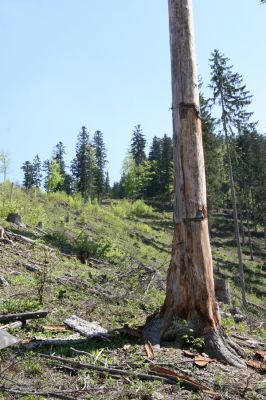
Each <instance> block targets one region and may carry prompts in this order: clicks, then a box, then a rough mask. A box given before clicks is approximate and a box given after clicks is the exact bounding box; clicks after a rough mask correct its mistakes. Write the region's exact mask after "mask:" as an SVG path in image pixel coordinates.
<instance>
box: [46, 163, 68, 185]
mask: <svg viewBox="0 0 266 400" xmlns="http://www.w3.org/2000/svg"><path fill="white" fill-rule="evenodd" d="M47 165H48V168H47V176H46V178H45V183H44V187H45V189H46V190H47V192H55V191H56V190H57V188H58V186H59V185H61V184H62V183H63V181H64V178H63V176H62V175H61V173H60V166H59V164H58V163H57V162H56V161H55V160H53V159H52V160H51V161H49V163H48V164H47Z"/></svg>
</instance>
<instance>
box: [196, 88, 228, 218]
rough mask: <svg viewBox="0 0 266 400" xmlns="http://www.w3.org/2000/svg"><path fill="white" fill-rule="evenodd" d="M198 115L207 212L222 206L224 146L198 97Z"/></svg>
mask: <svg viewBox="0 0 266 400" xmlns="http://www.w3.org/2000/svg"><path fill="white" fill-rule="evenodd" d="M200 113H201V122H202V133H203V148H204V160H205V173H206V185H207V201H208V210H209V212H210V211H211V210H212V209H213V208H216V209H217V208H218V207H219V206H221V205H222V204H223V181H224V175H225V171H224V163H223V158H224V145H223V140H222V138H221V137H219V136H218V135H216V133H215V119H214V118H213V117H212V115H211V112H210V106H209V102H208V100H206V99H205V98H204V96H203V95H202V94H201V95H200Z"/></svg>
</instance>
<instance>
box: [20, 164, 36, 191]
mask: <svg viewBox="0 0 266 400" xmlns="http://www.w3.org/2000/svg"><path fill="white" fill-rule="evenodd" d="M21 169H22V171H23V172H24V177H23V186H24V188H25V189H30V188H32V187H33V185H34V172H33V165H32V163H31V162H30V161H25V162H24V164H23V165H22V167H21Z"/></svg>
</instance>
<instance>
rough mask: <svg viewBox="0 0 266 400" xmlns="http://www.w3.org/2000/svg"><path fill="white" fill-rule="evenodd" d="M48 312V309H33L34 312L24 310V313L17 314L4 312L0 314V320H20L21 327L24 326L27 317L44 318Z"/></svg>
mask: <svg viewBox="0 0 266 400" xmlns="http://www.w3.org/2000/svg"><path fill="white" fill-rule="evenodd" d="M47 314H48V311H34V312H26V313H19V314H4V315H0V322H1V323H6V322H14V321H21V322H22V327H25V325H26V321H27V319H37V318H44V317H46V316H47Z"/></svg>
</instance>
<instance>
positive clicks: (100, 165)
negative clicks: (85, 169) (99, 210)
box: [93, 131, 107, 202]
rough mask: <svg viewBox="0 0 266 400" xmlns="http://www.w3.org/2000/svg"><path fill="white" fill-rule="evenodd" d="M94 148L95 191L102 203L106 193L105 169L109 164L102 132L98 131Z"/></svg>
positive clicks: (94, 137) (94, 139)
mask: <svg viewBox="0 0 266 400" xmlns="http://www.w3.org/2000/svg"><path fill="white" fill-rule="evenodd" d="M93 148H94V150H95V158H96V165H95V191H96V194H97V197H98V201H99V202H101V200H102V198H103V195H104V192H105V167H106V163H107V151H106V147H105V144H104V141H103V134H102V132H101V131H96V132H95V134H94V136H93Z"/></svg>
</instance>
